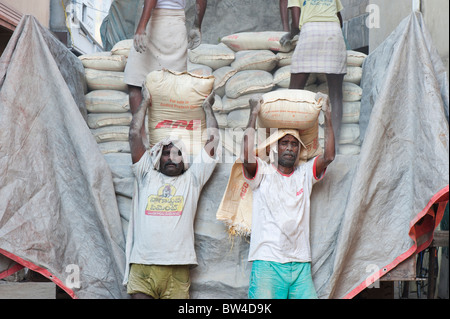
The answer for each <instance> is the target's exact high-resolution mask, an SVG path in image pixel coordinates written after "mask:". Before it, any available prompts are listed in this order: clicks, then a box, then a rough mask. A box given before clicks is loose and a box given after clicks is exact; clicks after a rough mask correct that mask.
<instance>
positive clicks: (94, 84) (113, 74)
mask: <svg viewBox="0 0 450 319" xmlns="http://www.w3.org/2000/svg"><path fill="white" fill-rule="evenodd" d="M85 75H86V83H87V86H88V89H89V90H90V91H93V90H117V91H122V92H128V86H127V85H126V84H125V82H124V81H123V78H124V73H123V72H118V71H101V70H94V69H85Z"/></svg>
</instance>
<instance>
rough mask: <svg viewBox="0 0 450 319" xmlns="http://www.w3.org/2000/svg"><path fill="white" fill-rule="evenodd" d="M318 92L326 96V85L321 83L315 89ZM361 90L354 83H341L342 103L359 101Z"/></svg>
mask: <svg viewBox="0 0 450 319" xmlns="http://www.w3.org/2000/svg"><path fill="white" fill-rule="evenodd" d="M317 89H318V90H319V92H322V93H325V94H328V83H322V84H320V85H319V87H318V88H317ZM361 98H362V88H361V87H360V86H359V85H356V84H355V83H350V82H343V83H342V100H343V101H344V102H357V101H361Z"/></svg>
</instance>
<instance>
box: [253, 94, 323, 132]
mask: <svg viewBox="0 0 450 319" xmlns="http://www.w3.org/2000/svg"><path fill="white" fill-rule="evenodd" d="M315 96H316V93H314V92H310V91H306V90H279V91H272V92H269V93H266V94H264V95H263V96H262V98H263V103H262V104H261V111H260V112H259V115H258V127H265V128H291V129H297V130H307V129H310V128H312V127H313V126H314V125H315V124H316V122H317V119H318V117H319V112H320V110H321V109H322V102H321V101H319V102H317V101H316V99H315Z"/></svg>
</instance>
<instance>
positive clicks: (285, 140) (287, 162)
mask: <svg viewBox="0 0 450 319" xmlns="http://www.w3.org/2000/svg"><path fill="white" fill-rule="evenodd" d="M300 147H301V144H300V141H299V140H298V139H297V138H295V137H294V136H292V135H290V134H286V135H285V136H283V137H282V138H280V139H279V140H278V165H281V166H283V167H286V168H292V167H294V165H295V163H296V162H297V157H298V155H299V152H300Z"/></svg>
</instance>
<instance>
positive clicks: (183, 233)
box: [124, 85, 219, 299]
mask: <svg viewBox="0 0 450 319" xmlns="http://www.w3.org/2000/svg"><path fill="white" fill-rule="evenodd" d="M142 92H143V101H142V103H141V104H140V106H139V108H138V110H137V112H136V113H135V114H133V118H132V122H131V125H130V137H129V139H130V148H131V157H132V162H133V166H132V169H133V172H134V174H135V176H136V184H137V188H135V192H134V195H133V207H132V212H131V216H130V221H129V228H128V234H127V247H126V258H127V261H126V263H127V264H126V274H125V278H124V284H126V285H127V292H128V293H129V294H130V295H131V296H132V298H136V299H138V298H140V299H143V298H148V299H157V298H158V299H159V298H161V299H186V298H189V287H190V276H189V269H190V266H192V265H196V264H197V258H196V254H195V250H194V219H195V214H196V211H197V203H198V199H199V197H200V193H201V190H202V187H203V186H204V185H205V184H206V182H207V181H208V179H209V178H210V176H211V174H212V173H213V171H214V168H215V165H216V163H217V161H218V156H217V154H216V153H217V146H218V143H219V133H218V124H217V121H216V118H215V117H214V113H213V111H212V109H211V106H212V105H213V104H214V93H212V94H210V96H208V97H207V98H206V100H205V101H204V103H203V109H204V111H205V115H206V126H207V132H206V133H207V134H208V140H207V142H206V144H205V146H204V148H203V149H202V151H201V152H200V153H199V154H198V155H197V156H196V157H195V158H194V160H193V161H192V163H188V160H187V156H186V154H185V153H184V148H183V143H182V142H180V141H178V140H176V139H171V138H170V137H167V138H165V139H164V140H162V141H160V142H158V143H157V144H156V145H155V146H153V147H152V149H151V150H150V151H147V149H146V147H145V145H144V143H143V141H142V136H141V132H142V130H141V127H142V126H143V125H144V119H145V113H146V109H147V108H148V107H151V96H150V93H149V92H148V90H147V88H146V86H145V85H143V89H142Z"/></svg>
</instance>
